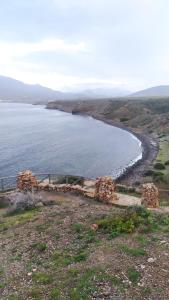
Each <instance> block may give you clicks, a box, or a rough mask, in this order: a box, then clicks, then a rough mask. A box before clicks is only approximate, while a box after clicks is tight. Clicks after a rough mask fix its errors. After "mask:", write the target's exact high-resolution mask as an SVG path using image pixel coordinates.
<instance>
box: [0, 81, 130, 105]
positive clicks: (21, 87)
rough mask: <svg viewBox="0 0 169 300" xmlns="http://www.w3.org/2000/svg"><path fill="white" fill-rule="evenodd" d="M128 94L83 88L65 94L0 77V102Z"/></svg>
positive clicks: (34, 101)
mask: <svg viewBox="0 0 169 300" xmlns="http://www.w3.org/2000/svg"><path fill="white" fill-rule="evenodd" d="M127 95H129V92H128V91H126V90H123V89H120V88H107V87H96V86H90V84H89V86H85V89H84V88H75V89H71V90H67V91H66V92H61V91H55V90H52V89H50V88H46V87H43V86H41V85H39V84H35V85H32V84H26V83H23V82H21V81H19V80H16V79H12V78H9V77H5V76H0V100H3V101H5V100H6V101H12V102H22V103H37V104H38V103H41V104H46V103H48V102H51V101H56V100H85V99H103V98H114V97H123V96H127Z"/></svg>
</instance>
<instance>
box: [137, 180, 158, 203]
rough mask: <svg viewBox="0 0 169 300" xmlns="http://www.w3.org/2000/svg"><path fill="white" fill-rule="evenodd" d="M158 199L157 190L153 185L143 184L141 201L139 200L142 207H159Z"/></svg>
mask: <svg viewBox="0 0 169 300" xmlns="http://www.w3.org/2000/svg"><path fill="white" fill-rule="evenodd" d="M158 197H159V192H158V188H157V187H156V186H155V185H154V184H153V183H146V184H143V187H142V199H141V204H142V205H144V206H146V207H150V208H156V207H159V200H158Z"/></svg>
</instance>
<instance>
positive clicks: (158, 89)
mask: <svg viewBox="0 0 169 300" xmlns="http://www.w3.org/2000/svg"><path fill="white" fill-rule="evenodd" d="M130 96H131V97H169V85H160V86H155V87H151V88H148V89H145V90H141V91H138V92H136V93H134V94H131V95H130Z"/></svg>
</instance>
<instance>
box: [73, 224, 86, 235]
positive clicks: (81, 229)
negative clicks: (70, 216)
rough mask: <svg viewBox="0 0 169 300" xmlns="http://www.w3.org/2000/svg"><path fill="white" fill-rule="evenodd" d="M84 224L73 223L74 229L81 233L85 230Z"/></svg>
mask: <svg viewBox="0 0 169 300" xmlns="http://www.w3.org/2000/svg"><path fill="white" fill-rule="evenodd" d="M83 227H84V226H83V224H81V223H75V224H73V229H74V231H76V232H77V233H80V232H82V231H83Z"/></svg>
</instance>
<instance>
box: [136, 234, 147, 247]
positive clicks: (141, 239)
mask: <svg viewBox="0 0 169 300" xmlns="http://www.w3.org/2000/svg"><path fill="white" fill-rule="evenodd" d="M136 241H138V242H139V243H140V244H142V245H146V244H147V243H148V240H147V238H146V237H145V236H144V235H138V236H137V237H136Z"/></svg>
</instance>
